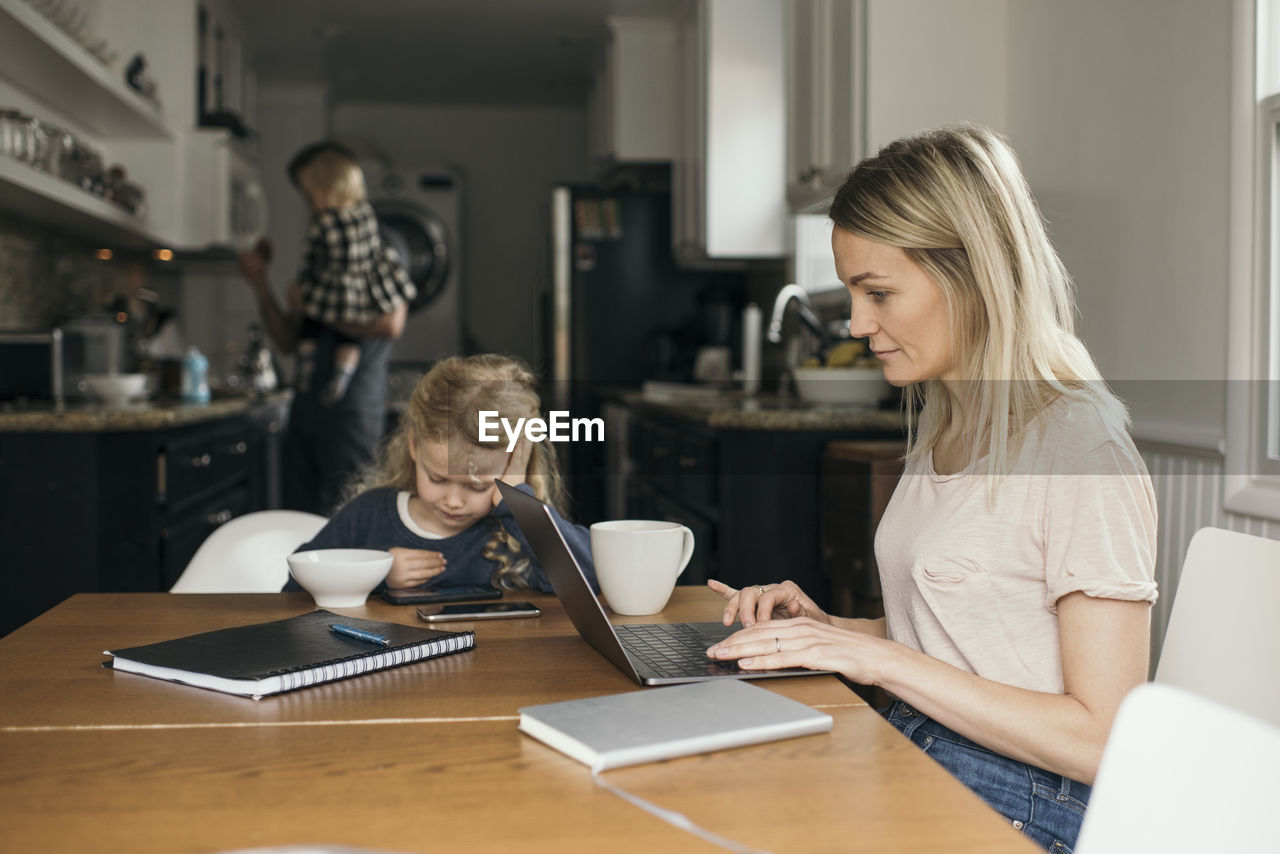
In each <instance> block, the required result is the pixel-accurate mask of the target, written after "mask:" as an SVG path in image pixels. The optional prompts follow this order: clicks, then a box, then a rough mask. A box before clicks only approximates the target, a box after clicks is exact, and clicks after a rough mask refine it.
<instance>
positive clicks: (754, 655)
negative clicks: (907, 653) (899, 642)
mask: <svg viewBox="0 0 1280 854" xmlns="http://www.w3.org/2000/svg"><path fill="white" fill-rule="evenodd" d="M894 646H895V645H894V644H893V643H892V642H891V641H887V640H884V639H883V638H878V637H875V636H873V635H869V634H867V633H865V632H853V631H849V630H848V629H841V628H837V627H836V626H832V625H830V624H828V623H821V622H818V621H817V620H814V619H812V618H810V617H796V618H793V619H789V620H767V621H765V622H760V623H756V624H755V625H754V626H752V627H750V628H746V629H742V630H741V631H738V632H735V633H734V634H732V635H730V636H729V637H727V638H725V639H724V640H722V641H720V642H719V643H718V644H715V645H713V646H712V647H711V648H709V649H708V650H707V657H709V658H715V659H719V660H722V661H723V660H736V661H737V662H738V666H739V667H741V668H742V669H743V670H778V669H780V668H784V667H804V668H807V669H809V670H834V671H836V672H837V673H840V674H841V675H843V676H845V677H846V678H847V679H849V680H851V681H853V682H857V683H858V684H860V685H875V684H878V680H879V673H880V672H881V669H882V667H883V666H884V662H885V659H886V656H887V655H888V654H889V653H890V652H891V651H892V649H893V648H894Z"/></svg>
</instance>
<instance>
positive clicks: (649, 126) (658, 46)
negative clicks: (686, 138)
mask: <svg viewBox="0 0 1280 854" xmlns="http://www.w3.org/2000/svg"><path fill="white" fill-rule="evenodd" d="M608 25H609V42H608V44H607V46H606V48H605V58H604V68H603V69H602V70H601V72H600V74H598V75H597V76H596V79H595V81H594V85H593V87H592V90H591V93H590V97H589V99H588V107H587V115H588V123H589V128H590V131H591V134H590V139H589V140H588V150H589V151H590V152H591V156H592V158H593V159H594V160H595V161H596V162H597V163H599V164H602V165H606V164H612V163H628V162H639V163H644V162H662V161H668V160H671V159H672V158H673V157H674V156H675V152H676V146H677V139H678V137H677V132H678V123H677V118H678V117H677V115H676V114H675V112H674V111H673V110H672V109H671V105H672V104H675V103H677V101H678V98H679V92H680V78H679V75H678V70H679V66H678V64H677V61H676V59H677V53H676V50H677V35H678V33H677V28H676V23H675V21H674V20H673V19H671V18H660V17H627V16H615V17H611V18H609V20H608Z"/></svg>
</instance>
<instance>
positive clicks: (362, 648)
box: [102, 610, 476, 700]
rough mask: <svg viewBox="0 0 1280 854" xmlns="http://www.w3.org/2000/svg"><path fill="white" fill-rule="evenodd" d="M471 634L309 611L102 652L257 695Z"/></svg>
mask: <svg viewBox="0 0 1280 854" xmlns="http://www.w3.org/2000/svg"><path fill="white" fill-rule="evenodd" d="M335 623H336V624H339V625H344V626H350V627H352V628H355V629H362V630H364V631H366V632H372V633H374V634H376V635H381V636H383V637H385V638H386V639H387V640H388V641H390V643H389V644H388V645H382V644H378V643H371V642H369V641H367V640H360V639H358V638H354V637H350V636H348V635H345V634H339V633H338V632H335V631H334V630H333V629H331V628H330V625H331V624H335ZM475 643H476V636H475V633H474V632H442V631H438V630H435V629H425V628H419V627H417V626H403V625H400V624H399V623H384V622H380V621H377V620H361V619H358V618H356V617H344V616H341V615H339V614H333V613H330V612H329V611H323V610H320V611H312V612H311V613H310V614H303V615H301V616H298V617H291V618H289V619H287V620H277V621H275V622H272V623H257V624H256V625H252V626H238V627H236V628H232V629H218V630H217V631H212V632H204V633H203V634H198V635H190V636H189V637H185V638H177V639H175V640H170V641H163V642H161V643H153V644H147V645H146V646H135V647H130V648H129V649H118V650H107V651H106V652H104V653H103V654H104V655H110V656H113V660H111V661H104V662H103V663H102V666H103V667H111V668H114V669H115V670H123V671H125V672H128V673H139V674H141V675H143V676H152V677H154V678H156V679H167V680H169V681H171V682H181V683H183V684H186V685H195V686H197V687H200V688H210V689H212V690H214V691H224V692H226V693H228V694H243V695H245V696H247V697H252V698H253V699H255V700H257V699H261V698H262V697H265V696H266V695H268V694H278V693H280V692H282V691H294V690H296V689H298V688H306V687H308V686H311V685H319V684H321V683H323V682H335V681H337V680H339V679H349V678H351V677H352V676H359V675H361V674H363V673H372V672H373V671H375V670H385V669H387V668H389V667H399V666H400V665H402V664H412V663H413V662H415V661H422V660H424V659H427V658H436V657H438V656H441V655H449V654H451V653H455V652H462V651H464V650H468V649H471V648H472V647H474V646H475Z"/></svg>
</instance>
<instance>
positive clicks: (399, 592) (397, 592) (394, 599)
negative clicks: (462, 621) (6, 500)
mask: <svg viewBox="0 0 1280 854" xmlns="http://www.w3.org/2000/svg"><path fill="white" fill-rule="evenodd" d="M382 598H383V599H385V600H387V601H388V602H390V603H391V604H392V605H417V604H421V603H424V602H473V601H477V600H482V599H501V598H502V591H501V590H499V589H498V588H496V587H492V586H490V585H488V584H468V585H463V586H459V587H428V586H426V585H425V584H423V585H419V586H418V587H401V588H393V587H384V588H382Z"/></svg>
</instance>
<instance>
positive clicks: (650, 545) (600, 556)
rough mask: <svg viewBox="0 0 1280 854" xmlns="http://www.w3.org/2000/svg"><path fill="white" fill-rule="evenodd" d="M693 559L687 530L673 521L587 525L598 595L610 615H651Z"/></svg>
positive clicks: (656, 610) (624, 521)
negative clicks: (599, 592) (610, 610)
mask: <svg viewBox="0 0 1280 854" xmlns="http://www.w3.org/2000/svg"><path fill="white" fill-rule="evenodd" d="M691 557H693V531H690V530H689V529H688V528H686V527H685V526H684V525H681V524H680V523H679V522H651V521H647V520H642V519H619V520H617V521H613V522H596V523H595V524H594V525H592V526H591V558H592V561H593V562H594V563H595V567H596V578H598V579H600V591H601V592H602V593H604V600H605V602H607V603H608V605H609V607H610V609H612V610H613V612H614V613H615V614H626V615H628V616H636V615H641V614H656V613H658V612H659V611H661V610H662V609H663V608H665V607H667V600H668V599H670V598H671V591H672V590H674V589H675V586H676V579H677V578H679V577H680V573H682V572H684V568H685V567H686V566H688V565H689V558H691Z"/></svg>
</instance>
